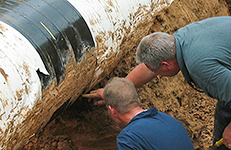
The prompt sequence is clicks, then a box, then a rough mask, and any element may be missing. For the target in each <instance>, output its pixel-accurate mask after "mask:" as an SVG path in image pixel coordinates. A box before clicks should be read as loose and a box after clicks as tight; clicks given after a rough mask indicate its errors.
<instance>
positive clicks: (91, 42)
mask: <svg viewBox="0 0 231 150" xmlns="http://www.w3.org/2000/svg"><path fill="white" fill-rule="evenodd" d="M172 1H173V0H132V1H124V0H110V1H107V0H39V1H37V0H23V1H19V0H5V1H2V2H1V3H0V14H1V16H0V149H6V150H7V149H10V150H12V149H18V148H19V147H21V146H22V145H23V144H25V143H26V142H27V141H28V139H29V138H30V137H31V136H33V134H34V133H35V132H36V131H37V130H38V129H39V128H42V127H44V125H46V124H47V122H48V121H49V120H50V119H51V118H52V115H53V116H54V113H55V112H57V110H59V108H61V106H67V105H70V104H71V103H73V102H74V101H75V100H76V99H77V98H78V97H79V96H80V95H81V94H82V93H83V92H86V91H89V90H90V89H91V88H92V87H93V86H95V85H96V84H97V83H99V82H100V81H101V80H102V79H103V78H104V77H105V76H106V75H108V74H109V73H110V72H111V70H112V69H113V67H115V65H116V63H117V62H118V61H119V60H120V59H121V57H122V56H123V55H124V54H125V53H126V52H128V51H129V49H130V48H132V47H134V46H135V45H134V43H135V42H134V41H135V40H138V39H140V37H141V36H144V35H145V34H147V30H148V28H149V27H150V25H151V24H152V17H153V16H154V14H155V12H156V11H159V10H161V9H162V8H163V7H167V6H168V5H170V4H171V2H172ZM141 25H142V28H141ZM125 45H129V46H130V47H129V46H128V47H126V46H125Z"/></svg>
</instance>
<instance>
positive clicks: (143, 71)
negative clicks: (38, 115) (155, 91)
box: [126, 63, 156, 88]
mask: <svg viewBox="0 0 231 150" xmlns="http://www.w3.org/2000/svg"><path fill="white" fill-rule="evenodd" d="M154 77H156V74H155V73H154V72H152V71H151V70H149V69H148V68H147V67H146V65H145V64H144V63H142V64H139V65H138V66H136V68H135V69H133V70H132V72H130V73H129V74H128V75H127V76H126V78H127V79H129V80H130V81H132V82H133V84H134V85H135V87H136V88H138V87H141V86H142V85H144V84H146V83H148V82H149V81H151V80H152V79H153V78H154Z"/></svg>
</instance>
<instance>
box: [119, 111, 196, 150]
mask: <svg viewBox="0 0 231 150" xmlns="http://www.w3.org/2000/svg"><path fill="white" fill-rule="evenodd" d="M117 145H118V149H121V150H125V149H137V150H142V149H144V150H193V149H194V148H193V144H192V142H191V140H190V138H189V136H188V133H187V131H186V130H185V128H184V127H183V125H182V124H181V123H180V122H179V121H177V120H176V119H174V118H173V117H171V116H170V115H167V114H165V113H163V112H160V111H157V109H156V108H155V107H154V108H152V109H149V110H146V111H144V112H142V113H140V114H138V115H137V116H135V117H134V118H133V119H132V120H131V122H130V123H129V124H128V125H127V126H126V127H125V128H124V129H123V130H122V131H121V132H120V134H119V135H118V137H117Z"/></svg>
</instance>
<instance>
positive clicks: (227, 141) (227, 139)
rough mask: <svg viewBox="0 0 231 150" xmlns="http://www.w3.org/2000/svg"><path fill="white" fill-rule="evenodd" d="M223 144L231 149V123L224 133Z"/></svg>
mask: <svg viewBox="0 0 231 150" xmlns="http://www.w3.org/2000/svg"><path fill="white" fill-rule="evenodd" d="M223 144H224V145H225V146H226V147H227V148H229V149H231V123H230V124H229V125H228V126H227V127H226V128H225V130H224V133H223Z"/></svg>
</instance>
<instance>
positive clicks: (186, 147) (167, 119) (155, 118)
mask: <svg viewBox="0 0 231 150" xmlns="http://www.w3.org/2000/svg"><path fill="white" fill-rule="evenodd" d="M102 98H103V99H104V100H105V102H106V105H107V108H108V110H109V112H110V115H111V117H112V119H113V120H114V121H115V123H116V124H117V125H118V126H119V127H120V128H124V129H123V130H122V131H121V132H120V133H119V135H118V137H117V147H118V149H119V150H128V149H130V150H135V149H137V150H193V149H194V147H193V144H192V142H191V140H190V138H189V136H188V133H187V131H186V130H185V128H184V126H183V125H182V124H181V123H180V122H179V121H177V120H176V119H175V118H173V117H171V116H170V115H168V114H165V113H163V112H160V111H158V110H157V109H156V108H155V107H154V108H151V109H149V110H144V109H143V108H142V107H141V106H140V102H139V98H138V94H137V92H136V88H135V86H134V84H133V83H132V82H131V81H130V80H128V79H126V78H117V77H115V78H113V79H112V80H110V81H109V82H108V83H107V85H106V86H105V88H104V91H103V97H102Z"/></svg>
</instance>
